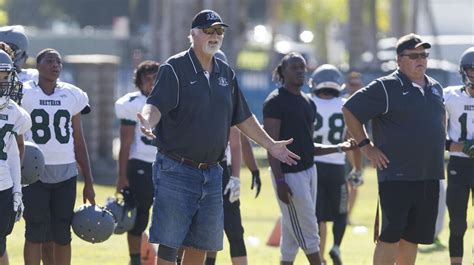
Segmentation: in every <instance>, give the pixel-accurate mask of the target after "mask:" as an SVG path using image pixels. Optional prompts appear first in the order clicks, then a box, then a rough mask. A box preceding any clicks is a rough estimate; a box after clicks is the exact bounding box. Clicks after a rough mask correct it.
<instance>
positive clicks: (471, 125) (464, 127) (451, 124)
mask: <svg viewBox="0 0 474 265" xmlns="http://www.w3.org/2000/svg"><path fill="white" fill-rule="evenodd" d="M443 92H444V103H445V105H446V111H447V115H448V136H449V139H451V140H453V141H455V142H461V141H464V140H473V139H474V97H471V96H469V95H468V94H467V93H466V91H464V90H463V87H462V86H450V87H447V88H445V89H444V91H443ZM450 155H454V156H461V157H467V155H466V154H464V153H463V152H450Z"/></svg>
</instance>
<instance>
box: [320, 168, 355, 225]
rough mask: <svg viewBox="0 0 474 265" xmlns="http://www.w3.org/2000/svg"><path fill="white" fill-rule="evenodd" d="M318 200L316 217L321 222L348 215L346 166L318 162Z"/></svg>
mask: <svg viewBox="0 0 474 265" xmlns="http://www.w3.org/2000/svg"><path fill="white" fill-rule="evenodd" d="M316 168H317V169H318V198H317V202H318V203H317V204H316V216H317V218H318V221H319V222H326V221H334V220H335V219H336V217H337V216H338V215H340V214H345V213H347V199H348V191H347V182H346V178H345V174H344V173H345V168H344V165H336V164H329V163H321V162H316Z"/></svg>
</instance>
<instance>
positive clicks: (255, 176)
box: [250, 169, 262, 198]
mask: <svg viewBox="0 0 474 265" xmlns="http://www.w3.org/2000/svg"><path fill="white" fill-rule="evenodd" d="M254 187H255V188H256V190H257V194H255V198H257V197H258V194H260V189H261V188H262V180H261V179H260V170H258V169H257V170H252V186H250V189H251V190H253V188H254Z"/></svg>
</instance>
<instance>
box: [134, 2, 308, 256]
mask: <svg viewBox="0 0 474 265" xmlns="http://www.w3.org/2000/svg"><path fill="white" fill-rule="evenodd" d="M227 27H228V25H227V24H225V23H223V22H222V19H221V17H220V16H219V15H218V14H217V13H216V12H215V11H212V10H203V11H201V12H199V13H198V14H197V15H196V16H195V17H194V19H193V21H192V24H191V32H190V35H191V39H192V41H191V47H190V48H189V49H188V50H187V51H184V52H181V53H179V54H176V55H174V56H172V57H171V58H169V59H168V60H167V61H166V62H165V63H164V64H162V65H161V66H160V69H159V71H158V76H157V80H156V83H155V87H154V88H153V91H152V92H151V94H150V96H149V97H148V99H147V105H145V107H144V108H143V110H142V113H137V116H138V118H139V120H140V122H141V125H142V128H141V129H142V132H143V133H145V134H146V135H148V136H151V137H154V138H155V140H156V144H157V147H158V152H157V155H156V160H155V163H154V165H153V166H154V171H153V172H154V175H153V181H154V185H155V200H154V205H153V217H152V224H151V228H150V241H151V242H153V243H158V244H160V246H159V249H158V262H157V263H158V264H174V263H175V261H176V255H177V250H178V248H180V247H184V248H185V254H184V258H183V264H202V263H203V262H204V258H205V254H206V251H219V250H221V249H222V245H223V242H222V241H223V230H224V224H223V220H224V219H223V208H222V200H223V199H222V167H221V166H220V165H219V164H218V162H219V161H220V160H222V158H223V157H224V152H225V148H226V146H227V141H228V138H229V129H230V127H231V126H234V125H235V126H237V127H238V128H239V129H240V130H241V131H242V132H243V133H245V134H246V135H247V136H249V137H250V138H252V139H253V140H254V141H255V142H257V143H258V144H260V145H261V146H263V147H264V148H265V149H267V150H268V152H269V153H270V154H272V156H274V157H275V158H277V159H279V160H280V161H282V162H283V163H286V164H288V165H294V164H296V160H298V159H299V156H297V155H296V154H294V153H292V152H290V151H289V150H288V149H287V148H286V145H288V144H290V143H291V142H292V139H290V140H286V141H274V140H273V139H272V138H270V136H268V134H267V133H265V131H264V130H263V129H262V128H261V127H260V125H259V124H258V122H257V120H256V119H255V117H254V116H253V115H252V113H251V112H250V109H249V107H248V105H247V102H246V100H245V98H244V96H243V94H242V92H241V91H240V89H239V85H238V83H237V78H236V76H235V72H234V70H232V68H230V67H229V66H228V65H227V64H225V63H224V62H223V61H221V60H216V58H215V57H214V54H215V53H216V52H217V51H218V50H219V48H220V47H221V45H222V41H223V39H224V32H225V29H226V28H227Z"/></svg>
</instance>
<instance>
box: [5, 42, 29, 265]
mask: <svg viewBox="0 0 474 265" xmlns="http://www.w3.org/2000/svg"><path fill="white" fill-rule="evenodd" d="M14 100H15V101H18V102H20V100H21V83H19V82H18V77H17V75H16V72H15V68H14V67H13V62H12V59H11V57H10V55H8V54H7V53H6V52H4V51H3V50H1V51H0V264H1V265H6V264H9V262H8V255H7V254H6V237H7V235H9V234H10V233H11V231H12V229H13V224H14V222H16V221H18V220H19V219H20V218H21V214H22V211H23V209H24V207H23V202H22V191H21V181H20V180H21V176H20V165H21V158H20V155H19V152H18V150H19V149H22V152H21V153H23V151H24V145H23V134H24V133H25V132H26V131H27V130H28V129H29V128H30V127H31V119H30V117H29V115H28V113H27V112H26V111H25V110H23V109H22V108H20V107H19V106H18V105H17V104H16V103H15V102H14ZM17 143H18V144H17ZM11 150H16V152H11Z"/></svg>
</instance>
